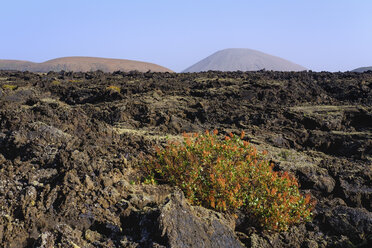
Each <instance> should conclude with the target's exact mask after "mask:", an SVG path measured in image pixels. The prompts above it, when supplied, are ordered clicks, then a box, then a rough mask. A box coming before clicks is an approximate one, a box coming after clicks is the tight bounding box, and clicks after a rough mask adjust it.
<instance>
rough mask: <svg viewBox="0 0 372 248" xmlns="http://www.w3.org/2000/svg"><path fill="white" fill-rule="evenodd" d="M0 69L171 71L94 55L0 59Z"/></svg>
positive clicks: (141, 63)
mask: <svg viewBox="0 0 372 248" xmlns="http://www.w3.org/2000/svg"><path fill="white" fill-rule="evenodd" d="M0 70H18V71H32V72H49V71H62V70H64V71H74V72H78V71H82V72H86V71H96V70H101V71H104V72H113V71H119V70H120V71H133V70H137V71H141V72H146V71H153V72H172V71H171V70H170V69H168V68H165V67H162V66H159V65H156V64H152V63H147V62H141V61H135V60H126V59H108V58H96V57H63V58H57V59H52V60H48V61H46V62H43V63H34V62H29V61H20V60H0Z"/></svg>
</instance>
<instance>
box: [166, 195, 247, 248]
mask: <svg viewBox="0 0 372 248" xmlns="http://www.w3.org/2000/svg"><path fill="white" fill-rule="evenodd" d="M159 222H160V228H161V232H162V236H164V237H166V238H167V239H168V243H169V246H170V247H185V248H186V247H244V246H243V245H242V243H240V242H239V240H238V238H237V236H236V235H235V234H234V231H233V229H232V226H233V224H232V223H231V221H228V220H227V219H226V218H224V217H223V216H222V215H221V214H219V213H216V212H213V211H211V210H207V209H204V208H198V207H192V206H190V205H189V204H188V203H187V202H186V200H185V198H184V196H183V193H182V192H180V191H176V192H175V193H173V194H172V195H171V196H170V197H169V199H168V202H167V203H166V204H165V205H164V206H163V207H162V208H161V210H160V216H159Z"/></svg>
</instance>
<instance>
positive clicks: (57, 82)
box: [51, 80, 61, 85]
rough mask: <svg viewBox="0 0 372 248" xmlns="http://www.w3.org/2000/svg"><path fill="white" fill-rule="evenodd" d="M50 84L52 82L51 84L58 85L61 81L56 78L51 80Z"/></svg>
mask: <svg viewBox="0 0 372 248" xmlns="http://www.w3.org/2000/svg"><path fill="white" fill-rule="evenodd" d="M51 84H52V85H60V84H61V82H60V81H58V80H53V81H52V83H51Z"/></svg>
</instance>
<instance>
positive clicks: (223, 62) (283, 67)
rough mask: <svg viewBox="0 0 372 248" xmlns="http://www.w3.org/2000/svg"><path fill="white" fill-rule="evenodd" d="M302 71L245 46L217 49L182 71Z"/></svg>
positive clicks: (293, 65)
mask: <svg viewBox="0 0 372 248" xmlns="http://www.w3.org/2000/svg"><path fill="white" fill-rule="evenodd" d="M262 69H265V70H273V71H304V70H307V69H306V68H305V67H303V66H300V65H297V64H294V63H292V62H290V61H288V60H285V59H282V58H279V57H276V56H272V55H269V54H266V53H263V52H260V51H256V50H252V49H247V48H230V49H224V50H221V51H218V52H216V53H214V54H212V55H210V56H209V57H207V58H205V59H203V60H201V61H199V62H198V63H196V64H194V65H192V66H190V67H189V68H187V69H185V70H184V71H183V72H200V71H209V70H213V71H259V70H262Z"/></svg>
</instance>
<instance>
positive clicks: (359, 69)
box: [352, 66, 372, 72]
mask: <svg viewBox="0 0 372 248" xmlns="http://www.w3.org/2000/svg"><path fill="white" fill-rule="evenodd" d="M365 71H372V66H368V67H359V68H356V69H355V70H352V72H365Z"/></svg>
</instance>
